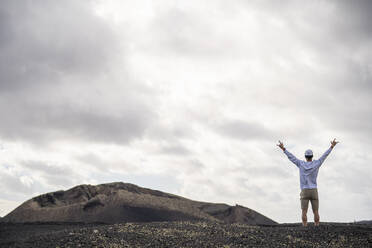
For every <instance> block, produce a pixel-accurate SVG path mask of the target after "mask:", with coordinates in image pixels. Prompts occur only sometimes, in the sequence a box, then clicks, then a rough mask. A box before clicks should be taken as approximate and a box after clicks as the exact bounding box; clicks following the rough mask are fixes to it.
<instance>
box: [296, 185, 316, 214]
mask: <svg viewBox="0 0 372 248" xmlns="http://www.w3.org/2000/svg"><path fill="white" fill-rule="evenodd" d="M300 200H301V209H303V210H307V209H308V207H309V201H311V208H312V209H313V211H318V210H319V197H318V189H316V188H315V189H303V190H301V193H300Z"/></svg>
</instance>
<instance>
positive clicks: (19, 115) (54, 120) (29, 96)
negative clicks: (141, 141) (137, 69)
mask: <svg viewBox="0 0 372 248" xmlns="http://www.w3.org/2000/svg"><path fill="white" fill-rule="evenodd" d="M0 8H1V11H0V16H1V17H0V19H1V20H3V21H2V22H1V24H0V25H1V32H3V34H4V35H6V36H5V37H6V38H3V39H2V40H1V43H0V97H1V99H0V116H2V119H3V120H4V121H3V122H2V123H1V124H0V137H2V138H5V139H8V140H23V141H26V142H30V143H37V144H42V143H48V142H53V141H56V140H66V139H71V140H80V139H81V140H86V141H89V142H108V143H120V144H127V143H128V142H130V141H131V140H133V139H135V138H137V137H141V136H142V135H143V133H144V131H145V129H146V127H147V126H148V125H149V124H150V123H151V120H152V119H153V118H155V114H154V112H153V111H152V110H151V109H150V108H149V107H148V106H147V102H146V99H147V100H148V101H149V102H151V101H152V100H151V99H150V97H149V96H150V95H149V94H147V98H146V94H145V93H144V92H145V91H146V89H145V87H144V86H143V85H141V84H140V83H133V82H132V81H134V80H132V79H130V76H129V75H127V74H126V73H125V75H120V76H116V75H115V74H116V72H112V70H113V68H115V67H117V66H121V65H123V64H125V63H124V62H120V61H119V60H118V59H117V58H118V55H119V54H122V52H123V51H122V49H121V47H120V46H121V45H120V44H119V40H118V38H117V36H116V34H115V32H114V31H113V29H112V28H111V26H110V25H108V24H107V23H106V22H105V21H104V20H103V19H101V18H100V17H99V16H97V15H96V14H95V13H94V10H93V7H92V4H91V3H90V2H86V3H77V2H74V1H66V2H64V3H59V2H57V1H50V2H48V3H45V4H40V3H37V2H32V1H28V2H18V1H5V2H4V3H2V5H1V7H0ZM2 37H3V36H2ZM115 63H117V64H115ZM122 80H125V81H129V82H125V83H124V84H120V83H121V82H120V81H122ZM118 85H119V86H118ZM141 91H142V92H141ZM118 99H120V100H118ZM118 101H119V102H118Z"/></svg>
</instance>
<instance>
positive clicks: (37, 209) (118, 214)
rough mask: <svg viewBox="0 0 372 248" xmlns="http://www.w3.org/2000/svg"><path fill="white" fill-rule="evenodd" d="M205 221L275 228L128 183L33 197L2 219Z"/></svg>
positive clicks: (239, 211)
mask: <svg viewBox="0 0 372 248" xmlns="http://www.w3.org/2000/svg"><path fill="white" fill-rule="evenodd" d="M180 220H205V221H214V222H224V223H245V224H250V225H257V224H261V225H264V224H267V225H273V224H276V222H275V221H273V220H271V219H269V218H267V217H265V216H263V215H261V214H260V213H258V212H256V211H254V210H252V209H249V208H246V207H243V206H239V205H236V206H229V205H227V204H216V203H208V202H198V201H193V200H189V199H187V198H183V197H180V196H177V195H173V194H169V193H164V192H161V191H157V190H151V189H147V188H142V187H139V186H136V185H133V184H128V183H121V182H119V183H109V184H100V185H96V186H94V185H79V186H76V187H74V188H71V189H69V190H66V191H56V192H52V193H47V194H43V195H40V196H37V197H34V198H32V199H30V200H28V201H26V202H24V203H23V204H22V205H20V206H19V207H18V208H16V209H15V210H13V211H12V212H11V213H9V214H8V215H6V216H5V217H4V218H3V221H7V222H37V221H39V222H48V221H58V222H61V221H62V222H90V223H92V222H104V223H120V222H150V221H180Z"/></svg>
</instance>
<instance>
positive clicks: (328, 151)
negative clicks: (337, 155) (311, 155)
mask: <svg viewBox="0 0 372 248" xmlns="http://www.w3.org/2000/svg"><path fill="white" fill-rule="evenodd" d="M337 143H339V141H336V139H333V141H331V147H330V148H328V150H327V151H325V153H324V154H323V155H322V156H321V157H320V158H319V159H318V161H319V162H320V165H321V164H322V163H323V162H324V160H325V159H326V158H327V157H328V155H329V154H330V153H331V151H332V149H333V147H335V146H336V145H337ZM320 165H319V166H320Z"/></svg>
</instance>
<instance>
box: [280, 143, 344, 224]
mask: <svg viewBox="0 0 372 248" xmlns="http://www.w3.org/2000/svg"><path fill="white" fill-rule="evenodd" d="M337 143H338V141H336V139H333V141H331V147H330V148H328V150H327V151H326V152H325V153H324V154H323V155H322V156H321V157H320V158H319V159H318V160H313V151H312V150H310V149H309V150H306V151H305V158H306V161H303V160H299V159H298V158H296V157H295V156H294V155H293V154H292V153H290V152H289V151H288V150H287V149H286V148H285V147H284V145H283V143H282V142H280V140H279V144H278V145H277V146H279V147H280V149H282V150H283V152H284V153H285V154H286V155H287V157H288V158H289V160H290V161H291V162H292V163H294V164H295V165H296V166H297V167H298V168H299V169H300V186H301V194H300V199H301V209H302V224H303V226H307V209H308V207H309V201H311V207H312V209H313V213H314V225H315V226H318V225H319V198H318V189H317V184H316V178H317V176H318V171H319V167H320V166H321V165H322V163H323V162H324V160H325V159H326V158H327V156H328V155H329V154H330V153H331V151H332V149H333V147H335V145H336V144H337Z"/></svg>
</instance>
